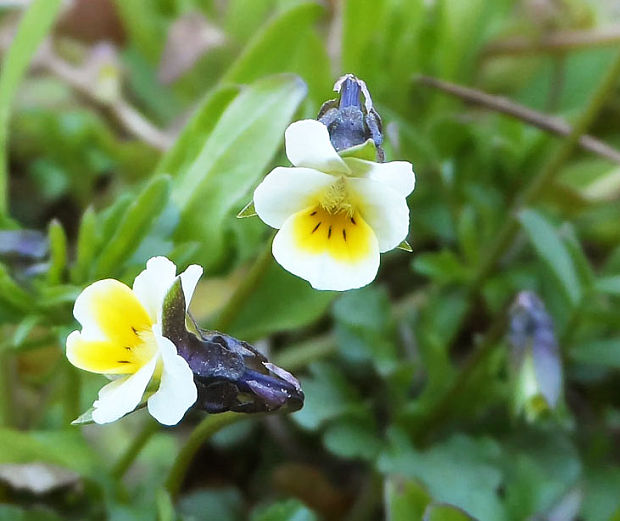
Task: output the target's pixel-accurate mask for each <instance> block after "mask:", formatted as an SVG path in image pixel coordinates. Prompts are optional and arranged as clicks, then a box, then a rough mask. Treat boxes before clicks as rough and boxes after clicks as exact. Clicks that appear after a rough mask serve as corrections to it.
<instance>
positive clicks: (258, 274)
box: [213, 235, 273, 331]
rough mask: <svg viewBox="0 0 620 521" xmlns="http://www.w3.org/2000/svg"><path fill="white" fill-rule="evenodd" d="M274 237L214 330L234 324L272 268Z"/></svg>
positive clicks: (233, 295)
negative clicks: (249, 298) (268, 270)
mask: <svg viewBox="0 0 620 521" xmlns="http://www.w3.org/2000/svg"><path fill="white" fill-rule="evenodd" d="M272 240H273V235H272V236H271V237H270V239H269V241H267V245H266V247H265V248H264V250H263V251H262V252H261V253H260V254H259V256H258V257H257V259H256V261H255V262H254V264H253V265H252V267H251V268H250V271H248V273H247V275H246V276H245V278H244V279H243V280H242V281H241V284H239V286H238V287H237V289H236V290H235V291H234V292H233V294H232V296H231V297H230V299H229V300H228V302H227V303H226V305H225V306H224V307H223V308H222V311H220V313H219V315H218V317H217V320H216V321H215V324H214V326H213V327H214V329H216V330H218V331H224V330H226V329H228V327H229V326H230V325H231V324H232V323H233V321H234V320H235V318H236V317H237V316H238V315H239V312H240V311H241V309H242V308H243V306H244V304H245V301H246V300H247V298H248V297H249V296H250V295H251V294H252V292H253V291H254V290H255V289H256V287H257V286H258V285H259V283H260V282H261V280H263V277H264V276H265V274H266V273H267V269H268V268H269V266H271V259H272V255H271V241H272Z"/></svg>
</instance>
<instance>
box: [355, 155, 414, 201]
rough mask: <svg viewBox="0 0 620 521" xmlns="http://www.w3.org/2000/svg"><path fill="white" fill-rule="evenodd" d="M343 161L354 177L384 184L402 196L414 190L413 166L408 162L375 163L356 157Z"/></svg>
mask: <svg viewBox="0 0 620 521" xmlns="http://www.w3.org/2000/svg"><path fill="white" fill-rule="evenodd" d="M344 161H345V162H346V163H347V165H348V166H349V167H350V168H351V171H352V172H353V174H354V175H359V176H361V177H367V178H368V179H372V180H373V181H378V182H380V183H385V184H387V185H388V186H390V187H392V188H393V189H394V190H396V191H397V192H399V193H400V194H402V195H404V196H407V195H409V194H410V193H411V192H413V189H414V188H415V174H414V173H413V165H412V164H411V163H409V162H408V161H391V162H389V163H375V162H374V161H366V160H364V159H358V158H356V157H347V158H345V159H344Z"/></svg>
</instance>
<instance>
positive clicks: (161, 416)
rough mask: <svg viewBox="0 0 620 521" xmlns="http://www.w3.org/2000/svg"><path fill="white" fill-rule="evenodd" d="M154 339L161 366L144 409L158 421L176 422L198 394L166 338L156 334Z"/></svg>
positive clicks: (183, 363)
mask: <svg viewBox="0 0 620 521" xmlns="http://www.w3.org/2000/svg"><path fill="white" fill-rule="evenodd" d="M155 338H156V339H157V343H158V344H159V348H160V354H161V360H162V366H163V369H162V375H161V383H160V384H159V389H158V390H157V392H156V393H155V394H153V395H152V396H151V397H150V398H149V400H148V409H149V413H150V414H151V416H153V418H155V419H156V420H157V421H158V422H159V423H162V424H164V425H176V424H177V423H179V422H180V421H181V419H182V418H183V416H184V415H185V412H186V411H187V409H189V408H190V407H191V406H192V405H193V404H194V403H195V402H196V398H197V397H198V391H197V390H196V384H195V383H194V374H193V372H192V370H191V369H190V368H189V365H188V364H187V362H186V361H185V360H184V359H183V358H181V357H180V356H179V355H178V354H177V349H176V347H175V346H174V344H173V343H172V342H171V341H170V340H168V339H167V338H166V337H164V336H161V334H158V333H155Z"/></svg>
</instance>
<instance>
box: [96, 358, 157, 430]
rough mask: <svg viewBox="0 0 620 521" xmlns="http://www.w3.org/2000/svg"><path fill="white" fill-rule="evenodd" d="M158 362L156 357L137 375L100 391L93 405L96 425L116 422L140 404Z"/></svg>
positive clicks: (110, 384)
mask: <svg viewBox="0 0 620 521" xmlns="http://www.w3.org/2000/svg"><path fill="white" fill-rule="evenodd" d="M157 360H158V357H157V356H154V357H153V358H152V359H151V361H150V362H148V363H147V364H146V365H144V366H143V367H142V368H141V369H140V370H139V371H138V372H137V373H135V374H132V375H131V376H126V377H123V378H119V379H118V380H114V381H113V382H110V383H109V384H108V385H106V386H105V387H103V388H102V389H101V390H100V391H99V398H98V399H97V400H96V401H95V403H94V404H93V407H94V409H95V410H94V411H93V420H94V421H95V423H110V422H113V421H116V420H118V419H119V418H122V417H123V416H125V414H127V413H129V412H131V411H133V410H134V409H135V408H136V407H137V406H138V405H139V404H140V401H141V400H142V396H143V395H144V391H145V390H146V387H147V385H148V384H149V381H150V380H151V378H152V376H153V372H154V371H155V365H156V364H157Z"/></svg>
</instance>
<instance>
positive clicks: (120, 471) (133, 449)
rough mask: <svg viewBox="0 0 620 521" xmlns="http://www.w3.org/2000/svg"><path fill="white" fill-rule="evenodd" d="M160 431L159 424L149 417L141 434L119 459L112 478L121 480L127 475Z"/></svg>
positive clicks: (113, 469) (113, 468) (139, 433)
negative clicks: (152, 438) (141, 452)
mask: <svg viewBox="0 0 620 521" xmlns="http://www.w3.org/2000/svg"><path fill="white" fill-rule="evenodd" d="M158 430H159V424H158V423H157V422H155V421H153V420H152V419H151V418H150V417H149V418H148V419H147V422H146V423H145V424H144V425H143V426H142V429H141V430H140V432H138V434H137V436H136V437H135V438H134V439H133V440H132V442H131V443H130V444H129V446H128V447H127V448H126V449H125V451H124V452H123V454H122V455H121V457H120V458H118V461H117V462H116V463H115V464H114V466H113V467H112V471H111V473H112V476H114V477H115V478H116V479H119V480H120V479H121V478H122V477H123V476H124V475H125V472H127V470H128V469H129V467H130V466H131V464H132V463H133V462H134V460H135V459H136V457H137V456H138V454H140V451H141V450H142V449H143V448H144V446H145V445H146V444H147V443H148V441H149V440H150V439H151V436H153V434H155V433H156V432H157V431H158Z"/></svg>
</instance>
